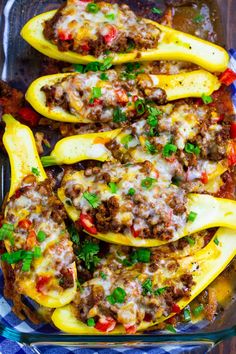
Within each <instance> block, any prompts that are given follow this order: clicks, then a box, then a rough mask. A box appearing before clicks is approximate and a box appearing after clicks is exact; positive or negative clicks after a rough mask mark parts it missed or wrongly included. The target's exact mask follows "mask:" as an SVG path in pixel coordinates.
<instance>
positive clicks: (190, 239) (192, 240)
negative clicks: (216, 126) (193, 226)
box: [185, 236, 195, 246]
mask: <svg viewBox="0 0 236 354" xmlns="http://www.w3.org/2000/svg"><path fill="white" fill-rule="evenodd" d="M185 240H186V241H188V243H189V245H190V246H194V245H195V240H194V238H192V237H189V236H186V237H185Z"/></svg>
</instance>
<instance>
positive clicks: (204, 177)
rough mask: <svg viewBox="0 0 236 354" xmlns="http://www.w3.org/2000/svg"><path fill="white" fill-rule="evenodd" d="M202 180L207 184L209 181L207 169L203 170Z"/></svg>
mask: <svg viewBox="0 0 236 354" xmlns="http://www.w3.org/2000/svg"><path fill="white" fill-rule="evenodd" d="M201 182H202V183H204V184H207V183H208V175H207V173H206V171H203V172H202V175H201Z"/></svg>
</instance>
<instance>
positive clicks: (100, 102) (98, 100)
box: [89, 98, 103, 107]
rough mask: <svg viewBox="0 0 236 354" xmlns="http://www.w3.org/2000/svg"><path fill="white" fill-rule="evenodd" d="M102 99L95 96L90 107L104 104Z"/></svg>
mask: <svg viewBox="0 0 236 354" xmlns="http://www.w3.org/2000/svg"><path fill="white" fill-rule="evenodd" d="M102 102H103V101H102V100H100V99H99V98H94V100H93V103H89V107H95V106H99V105H101V104H102Z"/></svg>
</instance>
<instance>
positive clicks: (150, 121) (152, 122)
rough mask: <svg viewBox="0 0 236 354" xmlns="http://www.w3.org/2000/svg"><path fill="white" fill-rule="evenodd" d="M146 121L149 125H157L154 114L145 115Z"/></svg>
mask: <svg viewBox="0 0 236 354" xmlns="http://www.w3.org/2000/svg"><path fill="white" fill-rule="evenodd" d="M147 123H148V125H150V126H151V127H153V128H154V127H156V126H157V123H158V119H157V117H156V116H152V115H150V116H148V117H147Z"/></svg>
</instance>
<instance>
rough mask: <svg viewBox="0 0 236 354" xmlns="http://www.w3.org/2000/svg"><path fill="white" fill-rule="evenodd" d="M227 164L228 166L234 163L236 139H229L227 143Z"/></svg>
mask: <svg viewBox="0 0 236 354" xmlns="http://www.w3.org/2000/svg"><path fill="white" fill-rule="evenodd" d="M228 164H229V167H233V166H234V165H236V141H230V143H229V145H228Z"/></svg>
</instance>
